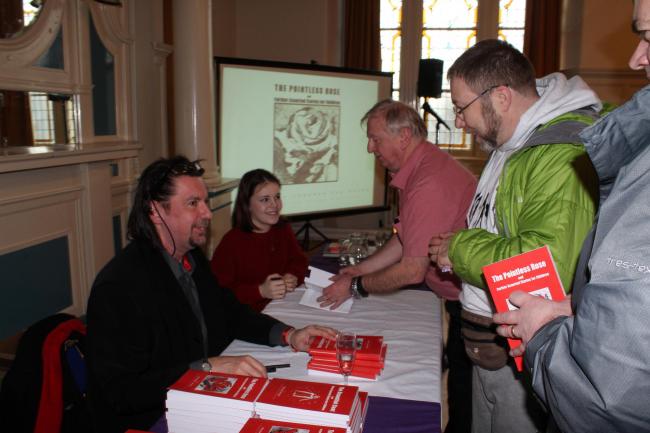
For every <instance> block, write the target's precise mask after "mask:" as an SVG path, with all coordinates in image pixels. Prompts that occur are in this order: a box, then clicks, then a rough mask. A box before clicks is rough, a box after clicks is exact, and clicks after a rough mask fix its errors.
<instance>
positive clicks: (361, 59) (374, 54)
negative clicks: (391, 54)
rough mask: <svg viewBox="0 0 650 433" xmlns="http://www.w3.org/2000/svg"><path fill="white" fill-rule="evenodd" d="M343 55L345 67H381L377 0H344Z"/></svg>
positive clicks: (371, 68) (375, 68)
mask: <svg viewBox="0 0 650 433" xmlns="http://www.w3.org/2000/svg"><path fill="white" fill-rule="evenodd" d="M344 56H345V57H344V64H343V66H345V67H347V68H355V69H370V70H377V71H378V70H380V69H381V48H380V43H379V0H346V2H345V53H344Z"/></svg>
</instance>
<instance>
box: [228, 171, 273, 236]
mask: <svg viewBox="0 0 650 433" xmlns="http://www.w3.org/2000/svg"><path fill="white" fill-rule="evenodd" d="M264 183H275V184H277V185H281V184H280V181H279V180H278V178H277V177H275V175H274V174H273V173H271V172H269V171H266V170H264V169H261V168H257V169H255V170H251V171H249V172H247V173H246V174H244V175H243V176H242V178H241V180H240V181H239V189H238V190H237V198H236V199H235V210H234V211H233V213H232V226H233V227H237V228H238V229H240V230H242V231H245V232H252V231H253V230H254V229H255V228H256V227H255V225H254V224H253V218H252V216H251V206H250V203H251V197H253V194H255V188H257V186H258V185H262V184H264Z"/></svg>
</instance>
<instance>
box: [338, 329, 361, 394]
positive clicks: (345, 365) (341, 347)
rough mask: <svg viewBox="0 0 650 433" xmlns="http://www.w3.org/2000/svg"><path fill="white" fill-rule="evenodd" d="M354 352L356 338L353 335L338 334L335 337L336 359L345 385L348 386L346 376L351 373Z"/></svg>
mask: <svg viewBox="0 0 650 433" xmlns="http://www.w3.org/2000/svg"><path fill="white" fill-rule="evenodd" d="M356 350H357V336H356V335H355V334H354V333H352V332H340V333H339V334H338V335H337V336H336V359H337V360H338V362H339V369H340V370H341V374H342V375H343V379H344V381H345V384H346V385H347V384H348V376H349V375H350V373H352V365H353V364H354V354H355V352H356Z"/></svg>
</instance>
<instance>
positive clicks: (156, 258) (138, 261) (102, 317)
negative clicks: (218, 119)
mask: <svg viewBox="0 0 650 433" xmlns="http://www.w3.org/2000/svg"><path fill="white" fill-rule="evenodd" d="M202 174H203V169H202V168H201V167H200V165H199V163H198V162H197V161H189V160H188V159H187V158H185V157H182V156H177V157H174V158H171V159H159V160H158V161H155V162H154V163H152V164H151V165H149V166H148V167H147V168H146V169H145V170H144V171H143V172H142V174H141V176H140V179H139V182H138V186H137V189H136V193H135V199H134V203H133V208H132V211H131V214H130V216H129V222H128V236H129V238H130V240H131V242H130V243H129V245H128V246H127V247H126V248H125V249H124V250H122V251H121V252H119V253H118V254H117V255H116V256H115V258H113V260H111V261H110V262H109V263H108V264H107V265H106V266H105V267H104V269H102V270H101V271H100V273H99V274H98V275H97V278H96V279H95V283H94V284H93V288H92V292H91V294H90V298H89V301H88V367H89V371H88V372H89V399H90V402H91V409H92V411H93V420H94V422H95V428H96V430H97V431H100V432H107V433H108V432H115V433H117V432H120V433H122V432H124V431H125V430H126V429H128V428H134V429H143V430H146V429H148V428H149V427H151V426H152V425H153V424H154V423H155V422H156V420H158V419H159V418H160V417H161V416H162V415H163V413H164V408H165V405H164V402H165V394H166V390H167V387H169V386H170V385H171V384H173V383H174V382H175V381H176V380H177V379H178V378H179V377H180V376H181V375H182V374H183V373H184V372H185V371H186V370H187V369H189V368H193V369H200V370H204V371H219V372H225V373H236V374H243V375H251V376H265V375H266V370H265V368H264V366H263V365H262V364H261V363H260V362H259V361H257V360H256V359H254V358H252V357H250V356H220V353H221V352H222V351H223V350H224V349H225V348H226V347H227V346H228V344H230V342H231V341H232V340H233V339H235V338H237V339H241V340H245V341H249V342H252V343H257V344H267V345H286V346H291V347H292V348H293V349H295V350H306V349H307V348H308V346H309V340H310V338H311V337H312V336H315V335H321V336H325V337H334V336H335V334H336V332H335V331H334V330H333V329H331V328H327V327H320V326H315V325H310V326H307V327H305V328H302V329H294V328H292V327H290V326H288V325H285V324H283V323H282V322H279V321H278V320H276V319H274V318H272V317H270V316H267V315H264V314H260V313H256V312H254V311H252V310H251V309H250V308H248V307H247V306H245V305H242V304H240V303H239V302H238V301H237V300H236V298H235V297H234V296H233V295H232V293H231V292H230V291H229V290H227V289H223V288H221V287H219V285H218V284H217V282H216V281H215V279H214V277H213V276H212V272H211V271H210V266H209V263H208V261H207V260H206V258H205V257H204V255H203V253H202V252H201V251H200V249H199V248H197V247H199V246H202V245H204V244H205V242H206V240H207V235H208V227H209V222H210V217H211V212H210V209H209V208H208V205H207V200H208V192H207V189H206V186H205V184H204V183H203V180H202V179H201V175H202Z"/></svg>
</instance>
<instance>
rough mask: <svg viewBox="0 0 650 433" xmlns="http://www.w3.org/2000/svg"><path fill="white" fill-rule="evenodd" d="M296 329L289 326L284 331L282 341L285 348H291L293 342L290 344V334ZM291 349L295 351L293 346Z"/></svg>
mask: <svg viewBox="0 0 650 433" xmlns="http://www.w3.org/2000/svg"><path fill="white" fill-rule="evenodd" d="M294 329H296V328H294V327H292V326H289V327H288V328H285V330H284V331H282V337H281V339H282V342H283V343H284V345H285V346H291V342H289V333H290V332H291V331H293V330H294ZM291 348H292V349H293V346H291Z"/></svg>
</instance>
